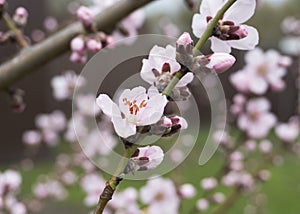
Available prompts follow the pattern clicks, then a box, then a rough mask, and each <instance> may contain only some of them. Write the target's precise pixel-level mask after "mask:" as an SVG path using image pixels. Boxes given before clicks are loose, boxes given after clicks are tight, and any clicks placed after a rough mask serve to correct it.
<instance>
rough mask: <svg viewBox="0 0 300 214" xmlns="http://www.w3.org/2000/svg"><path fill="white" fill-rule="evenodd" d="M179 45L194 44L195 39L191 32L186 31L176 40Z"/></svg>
mask: <svg viewBox="0 0 300 214" xmlns="http://www.w3.org/2000/svg"><path fill="white" fill-rule="evenodd" d="M176 44H177V46H181V45H182V46H184V47H187V46H188V45H193V40H192V38H191V36H190V34H189V33H187V32H184V33H183V34H182V35H181V36H180V37H179V38H178V40H177V42H176Z"/></svg>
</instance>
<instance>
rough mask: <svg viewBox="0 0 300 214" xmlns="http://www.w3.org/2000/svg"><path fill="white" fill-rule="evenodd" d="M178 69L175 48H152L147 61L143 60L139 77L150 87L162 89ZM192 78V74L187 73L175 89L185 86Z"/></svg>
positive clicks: (169, 46)
mask: <svg viewBox="0 0 300 214" xmlns="http://www.w3.org/2000/svg"><path fill="white" fill-rule="evenodd" d="M180 68H181V66H180V64H179V63H178V62H177V61H176V48H174V47H172V46H171V45H168V46H167V47H166V48H163V47H158V46H154V47H153V48H152V49H151V51H150V54H149V57H148V59H144V60H143V66H142V69H141V77H142V78H143V79H144V80H145V81H146V82H148V83H150V84H151V85H155V86H157V87H158V88H160V89H163V87H166V85H167V84H168V83H169V81H170V80H171V79H172V78H173V75H174V74H176V73H177V72H178V71H179V70H180ZM193 77H194V75H193V74H192V73H187V74H186V75H184V76H183V78H181V79H180V80H179V82H178V83H177V85H176V87H183V86H186V85H187V84H188V83H190V82H191V81H192V80H193ZM161 84H162V86H161V87H160V86H159V85H161Z"/></svg>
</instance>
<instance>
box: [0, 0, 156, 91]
mask: <svg viewBox="0 0 300 214" xmlns="http://www.w3.org/2000/svg"><path fill="white" fill-rule="evenodd" d="M152 1H154V0H123V1H120V2H118V3H117V4H115V5H113V6H112V7H110V8H108V9H106V10H105V11H102V12H101V13H100V14H98V15H96V17H95V23H94V24H95V26H96V28H97V29H98V30H102V31H105V30H109V28H111V27H112V26H114V25H116V24H117V23H118V22H119V21H120V20H122V19H123V18H125V17H126V16H128V15H129V14H130V13H131V12H133V11H134V10H136V9H138V8H140V7H142V6H144V5H146V4H148V3H150V2H152ZM82 33H84V28H83V26H82V24H81V23H80V22H75V23H73V24H70V25H69V26H67V27H66V28H64V29H62V30H60V31H58V32H57V33H55V34H53V35H52V36H50V37H48V38H47V39H45V40H44V41H42V42H40V43H38V44H36V45H33V46H30V47H27V48H24V49H23V50H22V51H20V53H19V54H18V55H16V56H15V57H14V58H12V59H11V60H9V61H7V62H5V63H3V64H2V65H1V66H0V89H4V88H6V87H8V86H10V85H11V84H13V83H14V82H16V81H17V80H19V79H21V78H23V77H24V76H26V75H27V74H29V73H31V72H33V71H35V70H37V69H38V68H39V67H41V66H43V65H45V64H46V63H48V62H50V61H52V60H53V59H55V58H57V57H59V56H60V55H61V54H63V53H65V52H66V51H68V50H69V43H70V41H71V40H72V38H74V37H75V36H77V35H78V34H82Z"/></svg>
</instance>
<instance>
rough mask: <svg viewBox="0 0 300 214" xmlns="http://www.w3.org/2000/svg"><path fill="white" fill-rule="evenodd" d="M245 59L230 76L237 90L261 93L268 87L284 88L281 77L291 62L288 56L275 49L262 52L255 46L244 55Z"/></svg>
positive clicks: (276, 89) (272, 88)
mask: <svg viewBox="0 0 300 214" xmlns="http://www.w3.org/2000/svg"><path fill="white" fill-rule="evenodd" d="M245 60H246V63H247V65H246V66H245V67H244V68H243V69H242V70H240V71H238V72H236V73H234V74H233V75H232V76H231V78H230V80H231V82H232V84H233V85H234V86H235V87H236V89H237V90H239V91H240V92H244V93H249V92H250V93H254V94H259V95H262V94H264V93H266V92H267V90H268V89H269V88H270V89H271V90H274V91H280V90H282V89H283V88H284V86H285V83H284V81H283V80H282V78H283V77H284V76H285V75H286V68H287V67H288V66H289V65H290V64H291V62H292V61H291V59H290V58H289V57H287V56H282V55H280V54H279V53H278V52H277V51H275V50H268V51H266V52H265V53H264V52H263V51H262V50H261V49H259V48H256V49H254V50H253V51H249V52H248V53H247V54H246V55H245Z"/></svg>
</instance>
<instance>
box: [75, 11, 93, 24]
mask: <svg viewBox="0 0 300 214" xmlns="http://www.w3.org/2000/svg"><path fill="white" fill-rule="evenodd" d="M77 17H78V19H79V21H80V22H81V23H82V24H83V25H84V26H85V27H89V26H91V25H92V23H93V21H94V16H93V15H92V13H91V10H90V9H89V8H87V7H85V6H81V7H79V8H78V10H77Z"/></svg>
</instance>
